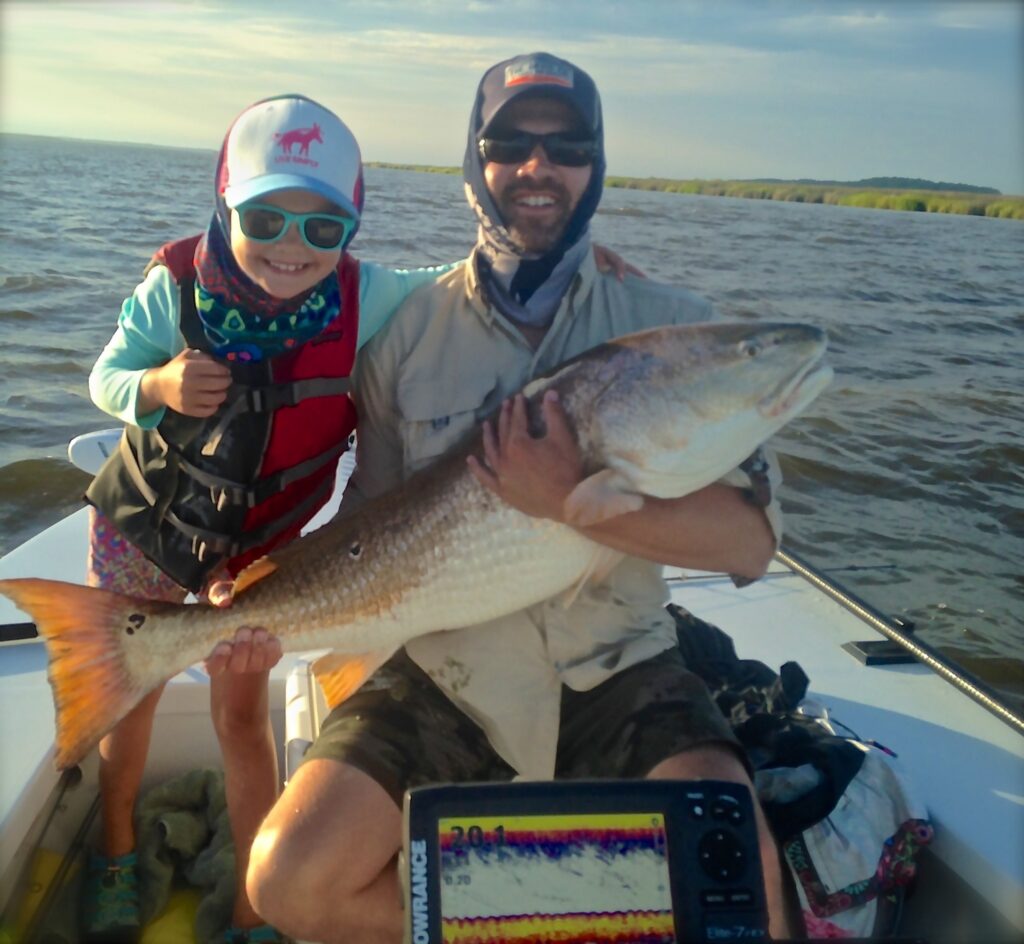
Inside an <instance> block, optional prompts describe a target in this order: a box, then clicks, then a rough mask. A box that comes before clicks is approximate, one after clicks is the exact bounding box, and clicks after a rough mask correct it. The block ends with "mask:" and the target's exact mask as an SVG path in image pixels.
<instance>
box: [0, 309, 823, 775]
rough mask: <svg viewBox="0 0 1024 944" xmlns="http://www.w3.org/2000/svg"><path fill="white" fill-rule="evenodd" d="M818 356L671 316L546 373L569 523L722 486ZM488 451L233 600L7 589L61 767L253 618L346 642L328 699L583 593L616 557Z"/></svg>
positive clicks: (291, 636) (803, 342) (379, 501)
mask: <svg viewBox="0 0 1024 944" xmlns="http://www.w3.org/2000/svg"><path fill="white" fill-rule="evenodd" d="M824 351H825V337H824V334H823V333H822V332H821V331H820V330H818V329H816V328H812V327H808V326H803V325H782V324H776V325H746V324H717V325H709V324H704V325H694V326H685V327H684V326H673V327H664V328H656V329H652V330H649V331H644V332H639V333H637V334H633V335H628V336H626V337H623V338H619V339H616V340H613V341H610V342H608V343H606V344H602V345H600V346H599V347H597V348H594V349H592V350H591V351H588V352H586V353H585V354H583V355H581V356H580V357H577V358H575V359H574V360H572V361H570V362H568V363H567V364H565V365H563V366H562V367H560V368H558V369H557V370H556V371H554V372H553V373H552V374H550V375H549V376H547V377H545V378H540V379H538V380H536V381H533V382H532V383H530V384H529V385H528V386H527V387H526V388H525V390H524V392H525V393H526V395H527V397H528V402H529V405H530V416H531V422H532V423H534V424H539V422H540V408H539V404H540V399H541V397H542V396H543V394H544V392H545V391H546V390H548V389H552V388H554V389H556V390H557V391H558V393H559V396H560V399H561V402H562V405H563V407H564V408H565V410H566V413H567V414H568V416H569V419H570V421H571V423H572V425H573V428H574V429H575V431H576V434H577V438H578V440H579V443H580V447H581V450H582V453H583V457H584V464H585V471H586V478H585V479H584V480H583V481H582V482H581V483H580V484H579V486H577V488H576V489H575V491H574V492H573V493H572V495H570V497H569V499H568V501H567V505H566V513H567V517H568V518H569V520H571V521H573V522H574V523H588V522H594V521H600V520H603V519H606V518H608V517H612V516H614V515H617V514H622V513H624V512H626V511H630V510H632V509H635V508H638V507H639V506H640V505H641V504H642V503H643V496H644V495H653V496H658V497H663V498H667V497H676V496H681V495H685V494H688V493H689V492H692V491H695V490H697V489H699V488H702V487H703V486H705V485H707V484H710V483H711V482H714V481H715V480H716V479H718V478H720V477H722V476H723V475H725V474H726V473H727V472H729V471H730V470H732V469H733V468H735V467H736V466H737V465H738V464H739V463H740V462H742V461H743V460H744V459H745V458H746V457H747V456H748V455H749V454H750V453H751V452H753V451H754V449H755V448H756V447H757V446H758V445H759V444H761V443H762V442H764V441H765V440H766V439H767V438H768V437H769V436H771V435H772V433H774V432H775V431H776V430H777V429H778V428H779V427H781V426H782V425H784V424H785V423H786V422H788V420H789V419H791V418H792V417H793V416H795V415H796V414H797V413H799V412H800V411H801V410H803V409H804V408H806V406H807V405H808V404H809V403H810V402H811V401H812V400H813V399H814V398H815V397H816V396H817V395H818V394H819V393H820V392H821V391H822V390H823V389H824V388H825V386H827V384H828V382H829V379H830V377H831V370H830V369H829V368H827V367H824V366H823V365H822V364H821V358H822V356H823V354H824ZM478 450H479V436H475V437H474V438H473V439H472V440H470V441H467V442H466V443H465V444H464V445H463V447H461V448H457V449H455V450H453V451H452V452H451V453H449V454H448V455H446V456H444V457H442V458H441V459H440V460H439V462H438V463H437V464H435V465H434V466H432V467H430V468H428V469H424V470H423V471H421V472H419V473H417V474H416V475H414V476H412V477H411V478H410V479H409V480H408V481H407V482H406V483H405V484H404V485H402V486H401V487H399V488H397V489H395V490H393V491H391V492H388V493H386V494H384V495H381V496H379V497H378V498H376V499H374V500H371V501H369V502H367V503H366V504H364V505H363V506H362V507H360V508H359V509H358V510H356V511H354V512H352V513H350V514H345V515H342V516H339V517H337V518H335V519H334V521H332V522H330V523H329V524H327V525H325V526H324V527H322V528H320V529H319V530H318V531H316V532H314V533H312V534H309V535H307V536H305V537H303V538H300V539H298V540H297V541H295V542H293V543H292V544H291V545H289V546H288V547H287V548H284V549H282V550H281V551H276V552H274V553H273V554H271V556H270V558H269V559H268V560H267V561H265V562H262V563H257V564H256V565H254V568H253V570H252V573H250V574H249V575H247V574H243V575H242V576H241V577H240V579H239V587H240V588H241V587H243V586H245V585H246V584H249V583H251V585H250V586H246V588H245V589H244V590H242V591H240V592H239V593H238V594H237V596H236V598H235V601H234V604H233V605H232V606H231V607H229V608H224V609H217V608H213V607H208V606H193V605H182V606H176V605H172V604H166V603H154V602H150V601H145V600H140V599H133V598H129V597H124V596H120V595H118V594H114V593H110V592H107V591H102V590H95V589H90V588H85V587H80V586H76V585H72V584H63V583H59V582H56V581H46V580H33V579H24V580H0V593H5V594H6V595H7V596H9V597H10V598H11V599H12V600H13V601H14V602H15V603H16V604H17V605H18V606H19V607H21V608H22V609H24V610H26V611H27V612H29V613H30V614H31V616H32V617H33V619H34V620H35V621H36V624H37V626H38V628H39V631H40V635H41V636H42V637H43V638H44V640H45V642H46V645H47V647H48V651H49V657H50V668H49V675H50V682H51V686H52V687H53V692H54V701H55V704H56V714H57V738H56V744H57V764H58V766H60V767H67V766H71V765H73V764H75V763H77V762H78V761H79V760H80V759H81V758H82V756H84V754H85V753H87V752H88V751H89V750H90V749H91V748H92V747H93V746H94V745H95V744H96V743H97V742H98V741H99V739H100V738H101V737H102V736H103V735H104V734H105V733H106V732H107V731H109V730H110V728H112V727H113V726H114V725H115V724H116V723H117V721H118V720H120V718H122V717H123V716H124V715H125V714H127V712H128V711H130V710H131V708H132V707H133V706H134V705H135V704H137V703H138V701H139V700H140V699H141V698H142V697H143V696H144V695H145V694H147V693H148V692H149V691H151V690H152V689H154V688H155V687H156V686H157V685H159V684H160V683H161V682H163V681H165V680H166V679H168V678H170V677H171V676H173V675H175V674H177V673H178V672H179V671H182V670H183V669H185V668H187V667H188V666H189V665H192V664H193V663H195V662H198V661H200V660H202V659H204V658H205V657H206V656H207V655H209V653H210V652H211V650H212V649H213V648H214V646H215V645H216V644H217V643H218V642H220V641H222V640H230V639H231V638H232V637H233V636H234V633H235V631H236V630H237V629H238V628H239V627H241V626H264V627H266V628H267V629H268V630H269V631H270V632H272V633H274V634H275V635H277V636H278V637H279V638H280V639H281V642H282V645H283V647H284V649H285V650H290V651H302V650H311V649H332V650H334V653H335V654H336V655H335V657H334V658H335V659H336V660H344V661H345V662H346V663H347V664H348V665H349V667H350V671H348V672H343V673H341V674H340V675H339V676H338V677H339V678H343V679H344V681H341V682H338V683H337V685H338V687H336V688H335V691H334V692H333V698H331V700H332V702H334V701H337V700H339V699H340V697H342V696H343V695H344V694H345V693H347V692H348V691H349V690H351V689H352V688H353V687H355V686H356V685H357V684H358V683H359V682H360V681H361V680H362V679H363V678H364V677H365V675H366V673H367V672H368V671H370V670H372V668H374V667H375V666H376V665H377V664H379V663H380V662H381V661H382V660H383V659H384V658H386V656H387V655H389V654H390V653H392V652H394V651H395V650H396V649H397V648H398V647H400V646H401V645H403V644H404V643H405V642H407V641H408V640H410V639H412V638H414V637H416V636H419V635H422V634H425V633H430V632H435V631H438V630H445V629H458V628H462V627H466V626H472V625H475V624H477V623H482V622H485V621H487V620H491V619H495V618H497V617H499V616H502V615H505V614H507V613H510V612H514V611H516V610H519V609H522V608H524V607H526V606H530V605H532V604H534V603H538V602H540V601H542V600H544V599H548V598H550V597H553V596H556V595H557V594H560V593H563V592H566V591H571V589H572V588H573V587H574V586H576V585H578V584H579V583H580V581H582V580H584V579H586V578H587V576H588V575H589V574H592V573H593V571H594V568H595V563H596V562H597V561H598V560H599V559H602V557H603V558H604V559H606V558H607V554H608V552H607V550H605V549H603V548H601V547H600V546H599V545H597V544H595V543H593V542H591V541H590V540H588V539H587V538H585V537H584V536H583V535H582V534H581V533H580V532H578V531H576V530H575V529H574V528H572V527H570V526H569V525H565V524H560V523H557V522H554V521H551V520H548V519H539V518H531V517H529V516H527V515H524V514H522V513H520V512H518V511H516V510H515V509H513V508H511V507H510V506H508V505H506V504H504V503H503V502H502V501H501V500H500V499H498V498H497V497H496V496H494V495H493V494H491V493H490V492H489V491H487V490H486V489H484V488H483V487H482V486H480V485H479V484H478V483H477V482H476V480H475V479H474V478H473V476H472V475H471V474H470V473H469V470H468V468H467V463H466V457H467V455H468V454H469V453H470V452H471V451H477V452H478ZM262 575H265V576H262ZM259 576H262V579H258V577H259ZM254 577H256V579H255V582H252V580H253V579H254Z"/></svg>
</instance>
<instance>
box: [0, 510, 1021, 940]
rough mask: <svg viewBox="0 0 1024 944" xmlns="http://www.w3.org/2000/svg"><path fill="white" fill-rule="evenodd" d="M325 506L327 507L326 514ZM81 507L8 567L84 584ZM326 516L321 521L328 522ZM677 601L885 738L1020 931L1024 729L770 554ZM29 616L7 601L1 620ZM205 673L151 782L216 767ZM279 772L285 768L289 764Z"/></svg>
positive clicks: (0, 790)
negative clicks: (879, 652)
mask: <svg viewBox="0 0 1024 944" xmlns="http://www.w3.org/2000/svg"><path fill="white" fill-rule="evenodd" d="M330 513H331V511H330V509H326V510H325V511H324V516H325V517H326V516H327V515H329V514H330ZM86 520H87V519H86V512H85V510H82V511H80V512H77V513H75V514H73V515H71V516H69V517H68V518H66V519H64V520H63V521H61V522H59V523H58V524H56V525H54V526H53V528H51V529H48V530H47V531H46V532H44V533H43V534H41V535H38V536H37V537H36V538H34V539H33V540H31V541H29V542H27V543H26V544H24V545H22V546H21V547H20V548H18V549H17V550H15V551H14V552H12V553H11V554H8V555H7V556H5V557H3V558H0V576H3V577H14V576H36V577H42V576H45V577H50V578H53V579H65V580H70V581H72V582H81V580H82V564H81V556H80V555H79V554H77V553H67V554H61V553H54V549H55V548H56V549H66V548H84V547H85V546H86ZM321 520H322V519H321ZM667 576H669V577H670V578H672V577H674V578H680V577H682V578H685V579H682V580H676V581H673V599H674V602H676V603H678V604H679V605H680V606H683V607H685V608H686V609H688V610H690V611H691V612H693V613H694V614H696V615H697V616H699V617H701V618H702V619H705V620H707V621H708V622H711V623H714V624H715V625H717V626H719V627H721V628H722V629H723V630H725V631H726V632H727V633H728V634H729V635H730V636H731V637H732V638H733V640H734V643H735V647H736V651H737V654H738V655H739V656H740V658H744V659H756V660H758V661H761V662H763V663H765V664H766V665H768V666H769V667H770V668H772V669H774V670H778V668H779V667H780V665H781V664H782V663H783V662H786V661H791V660H792V661H796V662H798V663H799V664H800V665H801V667H802V668H803V669H804V671H805V672H806V673H807V675H808V676H809V678H810V690H809V692H808V697H809V698H811V699H813V700H815V701H817V702H818V703H820V704H821V705H822V706H824V707H826V708H827V709H828V710H829V712H830V714H831V716H832V717H833V719H834V720H836V721H838V722H840V723H841V724H842V725H845V726H847V727H849V728H850V729H852V730H853V731H855V732H856V733H857V735H858V736H859V737H860V738H862V739H866V740H874V741H876V742H879V743H881V744H883V745H885V746H886V747H887V748H888V749H890V750H891V751H892V752H893V753H894V754H896V755H897V756H898V762H899V764H900V765H901V766H902V767H903V769H904V770H906V771H907V772H909V775H910V777H911V779H912V781H913V782H914V784H915V785H916V786H917V787H918V788H919V789H920V792H921V794H922V796H923V797H924V798H925V800H926V802H927V804H928V807H929V809H930V811H931V815H932V817H933V819H934V822H935V825H936V838H935V842H934V844H933V851H934V853H935V855H936V856H937V857H938V858H939V859H940V860H941V861H942V862H944V863H945V864H946V865H947V866H948V867H949V869H951V870H952V871H953V872H954V873H956V874H959V875H960V876H962V877H963V878H965V879H966V880H967V882H969V884H970V885H972V886H973V887H974V888H975V889H976V890H977V891H978V893H979V894H980V895H981V896H982V897H983V898H984V899H986V900H988V901H989V902H991V903H992V904H993V905H994V906H995V907H996V908H997V909H998V910H999V911H1000V912H1001V913H1002V914H1003V915H1004V916H1005V917H1006V918H1007V920H1009V921H1010V922H1011V923H1012V924H1013V925H1015V926H1016V927H1017V928H1019V929H1021V930H1022V931H1024V737H1022V736H1021V735H1020V734H1019V733H1018V732H1017V731H1015V730H1014V729H1013V728H1011V727H1010V726H1009V725H1007V724H1005V723H1004V722H1003V721H1001V720H1000V719H999V718H996V717H995V716H994V715H992V714H991V713H990V712H989V711H987V710H986V709H985V708H984V707H982V706H981V705H979V704H977V703H975V702H974V701H972V700H971V699H970V698H968V697H967V696H966V695H964V694H963V693H962V692H960V691H959V690H957V689H956V688H954V687H953V686H952V685H951V684H949V683H948V682H947V681H945V680H944V679H942V678H941V677H940V676H939V675H937V674H936V673H935V672H934V671H932V670H931V669H929V668H928V667H927V666H924V665H921V664H912V665H896V666H871V667H867V666H864V665H862V664H861V663H859V662H858V661H857V660H856V659H854V657H853V656H851V655H849V654H848V653H846V652H845V651H843V650H842V649H841V645H842V644H843V643H845V642H848V641H854V640H859V639H871V638H881V637H880V635H879V634H878V633H877V632H876V631H875V630H874V629H872V628H871V627H870V626H869V625H867V624H866V623H865V622H863V621H862V620H861V619H859V618H858V617H857V616H855V615H854V614H852V613H851V612H849V610H847V609H846V608H844V607H842V606H840V605H839V604H838V603H836V602H835V601H833V600H832V599H830V598H829V597H827V596H826V595H825V594H823V593H822V592H820V591H819V590H818V589H816V588H815V587H813V586H812V585H811V584H810V583H809V582H808V581H807V580H805V579H803V578H802V577H800V576H799V575H797V574H795V573H794V572H793V571H792V570H790V569H789V568H788V567H786V566H784V565H782V564H780V563H776V564H775V565H773V568H772V571H771V573H770V574H769V575H768V576H767V577H766V578H765V579H763V580H761V581H759V582H758V583H755V584H753V585H752V586H749V587H747V588H744V589H743V590H736V589H735V588H734V587H733V586H732V584H731V582H730V581H729V580H728V579H727V578H724V577H721V576H719V575H701V574H692V573H688V574H683V573H681V572H678V571H671V570H670V571H667ZM25 619H26V617H25V616H24V615H23V614H21V613H19V611H17V610H16V609H15V608H14V607H13V605H12V604H10V603H8V601H7V600H6V599H5V598H0V625H4V624H11V623H18V622H21V621H23V620H25ZM0 652H2V664H0V670H2V675H3V685H2V686H0V748H2V750H3V764H2V765H0V905H2V903H3V902H4V901H5V900H6V899H7V897H8V894H9V893H10V891H11V887H10V883H11V882H12V881H13V878H12V876H11V874H10V873H11V872H12V871H13V870H12V869H10V868H8V866H10V865H11V863H12V862H13V861H15V860H16V859H19V858H21V857H22V855H23V854H24V849H25V848H26V846H27V845H29V844H31V843H32V842H33V841H34V839H35V838H36V837H33V835H32V830H33V822H34V821H35V819H36V815H37V813H38V812H39V808H40V803H41V800H40V798H43V797H47V796H49V795H50V793H51V791H52V790H53V788H54V786H55V785H56V783H57V780H58V774H57V772H56V771H55V770H54V767H53V763H52V743H51V740H52V732H53V704H52V698H51V695H50V689H49V685H48V684H47V682H46V669H45V654H44V651H43V647H42V645H41V644H40V643H39V642H26V643H22V644H13V645H12V644H5V645H3V646H2V648H0ZM299 658H301V656H297V655H295V654H289V656H287V657H286V658H285V659H283V660H282V662H281V663H280V664H279V665H278V666H277V667H276V668H275V669H274V672H273V674H272V699H273V704H274V705H275V712H274V720H275V725H276V727H277V728H278V734H279V741H278V743H281V744H283V738H284V731H283V723H284V702H285V679H286V678H287V676H288V674H289V672H290V670H291V668H292V667H293V665H294V664H295V663H296V661H297V660H298V659H299ZM207 688H208V683H207V678H206V676H205V674H204V673H203V672H202V671H201V670H200V669H198V668H193V669H190V670H188V671H187V672H184V673H182V674H180V675H179V676H177V677H175V678H174V679H173V680H172V681H171V683H170V684H169V685H168V687H167V690H166V693H165V695H164V697H163V699H162V702H161V710H160V713H159V716H158V721H157V728H156V730H155V732H154V743H155V744H159V745H160V749H159V750H158V751H154V752H153V754H154V756H153V758H152V759H151V763H150V764H149V766H148V767H147V778H146V779H147V783H153V782H158V781H159V780H161V779H164V778H167V777H169V776H172V775H174V774H175V773H180V772H181V771H182V770H184V769H189V768H190V767H195V766H197V765H201V764H214V765H216V764H218V763H219V759H218V756H217V752H216V740H215V738H213V737H212V732H211V733H210V734H209V735H208V736H206V737H200V738H198V739H197V738H196V737H195V736H194V732H195V730H196V725H197V724H199V723H202V724H204V725H207V726H208V725H209V721H208V691H207ZM282 769H283V768H282Z"/></svg>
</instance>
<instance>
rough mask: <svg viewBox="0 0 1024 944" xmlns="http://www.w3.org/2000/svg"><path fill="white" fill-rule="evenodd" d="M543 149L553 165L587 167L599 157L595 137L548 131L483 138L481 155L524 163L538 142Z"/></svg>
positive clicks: (503, 162) (487, 157) (503, 160)
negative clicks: (545, 132) (581, 136)
mask: <svg viewBox="0 0 1024 944" xmlns="http://www.w3.org/2000/svg"><path fill="white" fill-rule="evenodd" d="M538 144H539V145H541V147H543V148H544V153H545V154H547V156H548V160H549V161H551V163H552V164H560V165H562V166H563V167H585V166H586V165H587V164H593V163H594V160H595V159H596V157H597V153H598V147H597V142H596V141H595V140H594V139H593V138H580V137H574V136H573V135H572V134H568V133H566V132H564V131H552V132H550V133H549V134H531V133H530V132H529V131H517V132H515V133H514V134H511V135H509V136H508V137H504V138H481V139H480V143H479V145H478V147H479V149H480V156H481V157H482V158H483V159H484V160H485V161H493V162H494V163H495V164H522V163H524V162H526V161H528V160H529V159H530V155H531V154H532V153H533V149H534V148H535V147H536V146H537V145H538Z"/></svg>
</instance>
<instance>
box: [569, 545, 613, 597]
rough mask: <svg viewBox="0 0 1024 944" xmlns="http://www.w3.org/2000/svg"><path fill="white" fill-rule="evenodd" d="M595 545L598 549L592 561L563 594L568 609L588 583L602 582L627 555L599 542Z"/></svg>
mask: <svg viewBox="0 0 1024 944" xmlns="http://www.w3.org/2000/svg"><path fill="white" fill-rule="evenodd" d="M595 547H596V548H597V549H596V550H595V551H594V556H593V557H592V558H591V559H590V563H589V564H588V565H587V569H586V570H585V571H584V572H583V575H582V576H581V577H580V579H579V580H577V581H576V583H574V584H573V585H572V586H571V587H570V588H569V589H568V590H566V591H565V592H564V593H563V594H562V595H561V601H562V606H564V607H565V608H566V609H569V607H570V606H572V604H573V603H575V602H576V597H578V596H579V595H580V591H581V590H582V589H583V587H584V586H585V585H586V584H588V583H592V584H599V583H601V582H602V581H603V580H605V579H606V578H607V577H608V575H609V574H610V573H611V572H612V571H613V570H614V569H615V568H616V566H617V565H618V563H619V561H621V560H622V558H623V557H625V556H626V555H625V554H623V553H622V551H616V550H615V549H614V548H610V547H603V546H602V545H599V544H598V545H595Z"/></svg>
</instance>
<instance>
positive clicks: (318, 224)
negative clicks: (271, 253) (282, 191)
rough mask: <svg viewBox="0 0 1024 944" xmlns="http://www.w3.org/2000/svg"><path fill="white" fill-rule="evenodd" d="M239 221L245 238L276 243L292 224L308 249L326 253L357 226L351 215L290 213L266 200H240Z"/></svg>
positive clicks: (342, 240) (336, 247)
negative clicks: (265, 201)
mask: <svg viewBox="0 0 1024 944" xmlns="http://www.w3.org/2000/svg"><path fill="white" fill-rule="evenodd" d="M235 212H236V213H237V214H238V223H239V225H240V226H241V228H242V232H243V233H244V234H245V236H246V237H247V238H248V239H252V240H255V241H256V242H258V243H276V242H277V241H278V240H279V239H281V237H282V236H284V234H285V233H287V232H288V228H289V227H290V226H291V225H292V223H294V224H295V225H296V226H297V227H298V229H299V234H300V235H301V236H302V241H303V242H304V243H305V244H306V245H307V246H309V248H310V249H316V250H319V251H321V252H327V251H328V250H331V249H338V248H339V247H340V246H341V245H342V244H343V243H344V242H345V240H346V239H348V237H349V234H350V233H351V232H352V230H354V229H355V227H356V221H355V220H354V219H353V218H352V217H351V216H336V215H335V214H333V213H289V212H288V211H287V210H282V209H281V208H280V207H276V206H270V204H267V203H243V204H242V205H241V206H239V207H236V208H235Z"/></svg>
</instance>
